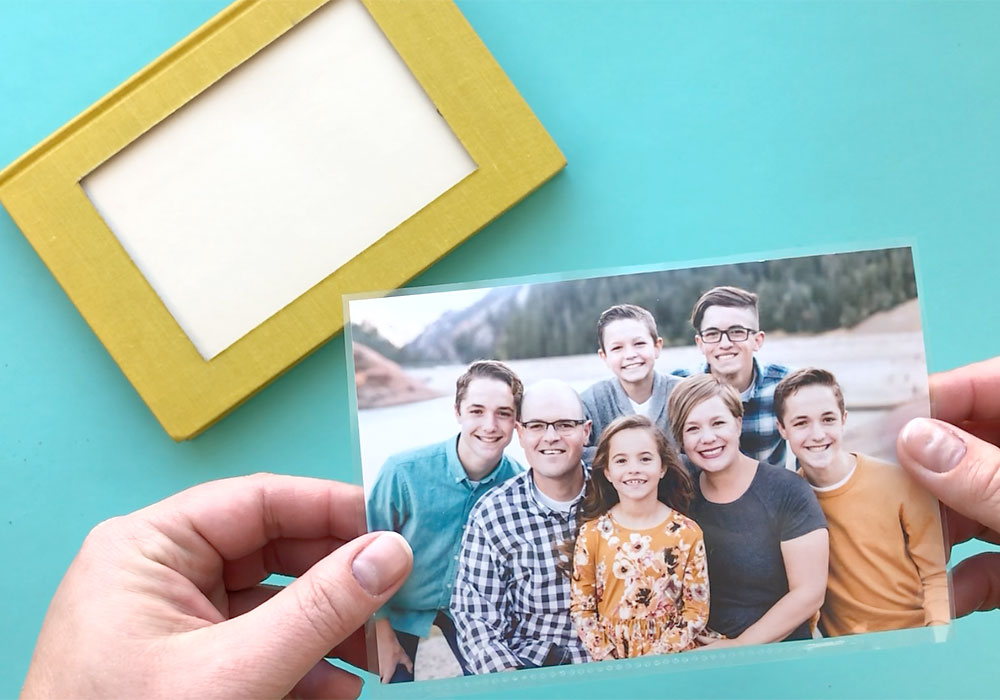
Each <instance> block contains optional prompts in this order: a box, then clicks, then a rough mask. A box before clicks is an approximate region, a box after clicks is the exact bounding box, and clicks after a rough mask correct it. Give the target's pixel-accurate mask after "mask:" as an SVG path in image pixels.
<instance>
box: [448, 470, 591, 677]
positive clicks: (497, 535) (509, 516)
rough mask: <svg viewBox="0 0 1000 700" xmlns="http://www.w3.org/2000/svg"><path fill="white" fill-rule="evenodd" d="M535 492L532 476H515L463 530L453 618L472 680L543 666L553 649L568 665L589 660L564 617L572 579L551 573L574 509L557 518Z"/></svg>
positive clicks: (479, 505) (491, 495) (475, 511)
mask: <svg viewBox="0 0 1000 700" xmlns="http://www.w3.org/2000/svg"><path fill="white" fill-rule="evenodd" d="M581 468H582V466H581ZM532 491H533V489H532V480H531V472H530V471H528V472H525V473H523V474H519V475H518V476H516V477H514V478H513V479H510V480H509V481H507V482H506V483H504V484H502V485H501V486H498V487H496V488H495V489H494V490H493V491H491V492H490V493H488V494H487V495H486V496H484V497H483V498H482V500H480V501H479V503H477V504H476V506H475V508H473V510H472V513H471V514H470V516H469V522H468V524H467V525H466V528H465V535H464V537H463V538H462V550H461V554H460V555H459V561H458V573H457V575H456V577H455V588H454V590H453V591H452V596H451V616H452V619H453V620H454V621H455V628H456V629H457V630H458V642H459V644H460V646H461V649H462V654H463V655H464V656H465V660H466V662H467V664H468V666H469V668H470V669H471V670H472V671H473V672H474V673H490V672H493V671H502V670H503V669H506V668H522V667H525V666H541V665H542V663H543V662H544V661H545V658H546V657H547V656H548V655H549V653H550V652H551V651H552V647H553V645H558V646H561V647H565V649H566V651H568V653H569V657H570V659H571V661H572V662H573V663H580V662H584V661H587V660H588V659H589V657H588V656H587V651H586V649H585V648H584V646H583V643H582V642H581V641H580V637H579V635H578V634H577V632H576V629H575V628H574V627H573V622H572V620H570V617H569V602H570V581H569V577H568V576H567V575H566V574H564V573H562V572H561V571H559V570H558V569H557V568H556V563H557V560H558V555H557V552H556V547H558V546H559V545H560V544H561V543H562V542H564V541H566V540H569V539H570V538H572V537H573V536H574V534H575V532H576V505H574V506H573V507H572V508H571V509H570V511H569V512H568V513H560V512H559V511H555V510H552V509H550V508H549V507H548V506H545V505H543V504H541V503H539V502H538V500H537V499H536V498H535V497H534V495H533V493H532Z"/></svg>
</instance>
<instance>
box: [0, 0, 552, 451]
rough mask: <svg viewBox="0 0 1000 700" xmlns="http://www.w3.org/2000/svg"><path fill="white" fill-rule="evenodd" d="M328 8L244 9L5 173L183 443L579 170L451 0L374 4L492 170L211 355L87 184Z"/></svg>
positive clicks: (80, 298) (91, 313)
mask: <svg viewBox="0 0 1000 700" xmlns="http://www.w3.org/2000/svg"><path fill="white" fill-rule="evenodd" d="M330 1H337V0H282V1H281V2H274V0H237V1H236V2H234V3H233V4H232V5H230V6H229V7H227V8H226V9H224V10H223V11H222V12H220V13H219V14H218V15H216V16H215V17H214V18H212V19H210V20H209V21H208V22H206V23H205V24H204V25H203V26H201V27H200V28H198V29H197V30H195V31H194V32H193V33H192V34H190V35H189V36H188V37H186V38H185V39H183V40H182V41H181V42H179V43H178V44H177V45H176V46H174V47H173V48H171V49H170V50H169V51H167V52H166V53H165V54H164V55H162V56H161V57H160V58H158V59H157V60H155V61H154V62H153V63H151V64H150V65H149V66H147V67H146V68H144V69H143V70H142V71H140V72H139V73H138V74H136V75H135V76H133V77H132V78H130V79H129V80H128V81H126V82H125V83H123V84H122V85H121V86H119V87H118V88H117V89H115V90H114V91H112V92H111V93H109V94H108V95H107V96H105V97H104V98H102V99H101V100H100V101H98V102H97V103H96V104H94V105H93V106H91V107H90V108H89V109H87V110H86V111H85V112H83V113H82V114H81V115H79V116H78V117H77V118H75V119H73V120H72V121H71V122H69V123H68V124H66V125H65V126H64V127H62V128H61V129H60V130H59V131H57V132H56V133H54V134H53V135H51V136H50V137H48V138H47V139H46V140H44V141H43V142H42V143H40V144H39V145H37V146H36V147H34V148H33V149H31V150H30V151H29V152H28V153H26V154H25V155H23V156H22V157H21V158H19V159H18V160H17V161H15V162H14V163H12V164H11V165H10V166H9V167H7V168H6V169H5V170H4V171H3V172H0V203H2V204H3V206H4V207H5V208H6V209H7V211H8V212H9V214H10V216H11V218H12V219H13V220H14V221H15V222H16V223H17V225H18V226H19V227H20V228H21V230H22V232H23V233H24V235H25V236H26V237H27V238H28V240H29V241H30V243H31V244H32V246H33V247H34V248H35V250H36V251H37V252H38V254H39V255H40V256H41V258H42V260H43V261H44V262H45V264H46V265H47V266H48V267H49V269H50V270H51V271H52V274H53V275H54V276H55V277H56V279H57V281H58V282H59V284H60V285H61V286H62V287H63V289H64V290H65V291H66V293H67V295H68V296H69V297H70V299H71V300H72V302H73V303H74V305H75V306H76V307H77V309H78V310H79V311H80V313H81V314H82V315H83V316H84V318H85V319H86V320H87V322H88V324H89V325H90V327H91V328H92V329H93V331H94V332H95V333H96V334H97V336H98V338H99V339H100V340H101V342H102V343H103V344H104V346H105V347H106V348H107V350H108V352H110V353H111V356H112V357H113V358H114V360H115V362H116V363H117V364H118V366H119V367H120V368H121V369H122V371H123V372H124V373H125V375H126V377H128V379H129V381H130V382H131V383H132V385H133V386H134V387H135V389H136V390H137V391H138V392H139V394H140V396H141V397H142V398H143V400H144V401H145V402H146V404H147V405H148V406H149V408H150V409H151V410H152V412H153V414H154V415H155V416H156V418H157V420H158V421H159V422H160V424H161V425H162V426H163V427H164V429H165V430H166V431H167V433H168V434H169V435H170V436H171V437H172V438H173V439H175V440H185V439H189V438H191V437H194V436H195V435H197V434H198V433H200V432H201V431H203V430H204V429H205V428H207V427H208V426H210V425H211V424H213V423H214V422H215V421H217V420H219V419H220V418H222V417H223V416H224V415H226V414H227V413H228V412H229V411H231V410H232V409H233V408H235V407H236V406H238V405H239V404H240V403H241V402H243V401H244V400H246V399H247V398H248V397H250V396H251V395H253V394H254V393H255V392H256V391H258V390H259V389H261V388H262V387H263V386H265V385H266V384H267V383H268V382H269V381H270V380H272V379H274V378H275V377H276V376H277V375H279V374H280V373H282V372H283V371H284V370H286V369H288V368H289V367H291V366H292V365H293V364H295V363H296V362H297V361H298V360H300V359H302V358H303V357H305V356H306V355H307V354H309V353H310V352H311V351H312V350H314V349H316V348H317V347H318V346H320V345H321V344H322V343H324V342H325V341H326V340H328V339H329V338H330V337H332V336H333V335H334V334H336V333H337V332H338V331H340V330H341V329H342V327H343V323H344V319H343V306H342V303H341V296H342V294H344V293H358V292H366V291H374V290H385V289H393V288H396V287H399V286H402V285H403V284H405V283H406V282H407V281H409V280H410V279H412V278H413V277H415V276H416V275H418V274H419V273H420V272H422V271H423V270H425V269H426V268H427V267H429V266H430V265H431V264H432V263H433V262H434V261H435V260H437V259H439V258H440V257H441V256H443V255H445V254H446V253H448V252H449V251H450V250H452V249H453V248H454V247H455V246H457V245H458V244H460V243H461V242H462V241H464V240H465V239H467V238H468V237H469V236H471V235H472V234H473V233H475V232H476V231H477V230H478V229H480V228H481V227H483V226H484V225H486V224H487V223H489V222H490V221H491V220H493V219H494V218H496V217H497V216H498V215H500V214H501V213H502V212H503V211H505V210H506V209H507V208H509V207H510V206H512V205H513V204H514V203H516V202H517V201H518V200H520V199H522V198H523V197H524V196H526V195H527V194H529V193H530V192H531V191H532V190H534V189H535V188H537V187H538V186H539V185H541V184H542V183H543V182H545V181H546V180H547V179H549V178H550V177H551V176H552V175H554V174H555V173H556V172H558V170H559V169H561V168H562V167H563V166H564V165H565V163H566V161H565V158H564V157H563V155H562V153H561V152H560V151H559V149H558V147H557V146H556V145H555V143H554V142H553V141H552V139H551V137H550V136H549V135H548V134H547V133H546V131H545V129H544V127H543V126H542V125H541V123H540V122H539V121H538V120H537V118H536V117H535V116H534V114H533V113H532V112H531V110H530V108H529V107H528V105H527V104H526V103H525V102H524V100H523V99H522V98H521V97H520V95H519V94H518V93H517V90H516V89H515V87H514V86H513V85H512V84H511V82H510V81H509V79H508V78H507V77H506V75H504V73H503V71H502V69H501V68H500V67H499V65H497V63H496V61H495V60H494V59H493V58H492V56H491V55H490V53H489V51H488V50H487V49H486V47H485V46H484V45H483V44H482V42H481V41H480V40H479V38H478V37H477V36H476V34H475V32H474V31H473V29H472V28H471V27H470V26H469V24H468V23H467V22H466V20H465V18H464V17H463V16H462V14H461V12H460V11H459V10H458V8H457V7H456V6H455V5H454V3H453V2H452V1H451V0H421V1H420V2H403V1H401V0H361V2H362V3H363V5H364V7H365V8H366V9H367V10H368V12H369V13H370V15H371V16H372V18H373V19H374V20H375V22H376V23H377V24H378V26H379V28H380V29H381V31H382V32H383V33H384V35H385V36H386V37H387V38H388V40H389V42H390V43H391V44H392V46H393V47H394V48H395V50H396V51H397V52H398V54H399V55H400V57H401V58H402V59H403V61H404V62H405V63H406V65H407V67H408V68H409V69H410V71H411V72H412V74H413V76H414V77H415V78H416V80H417V81H418V82H419V83H420V84H421V86H422V87H423V89H424V91H425V92H426V93H427V95H428V96H429V97H430V99H431V100H432V101H433V102H434V104H435V106H436V108H437V109H438V111H439V112H440V114H441V115H442V117H443V118H444V119H445V121H446V122H447V123H448V125H449V126H450V128H451V130H452V131H453V132H454V134H455V136H456V137H457V138H458V139H459V141H460V142H461V143H462V145H463V147H464V148H465V149H466V151H467V152H468V154H469V156H470V157H471V158H472V159H473V160H474V161H475V163H476V164H477V166H478V167H477V169H476V170H475V171H474V172H473V173H472V174H470V175H468V176H467V177H465V178H464V179H462V180H461V181H460V182H459V183H458V184H456V185H455V186H453V187H452V188H450V189H449V190H447V191H446V192H444V193H443V194H441V195H440V196H439V197H437V198H436V199H434V200H433V201H432V202H430V203H429V204H428V205H427V206H425V207H424V208H422V209H420V210H419V211H418V212H416V213H415V214H414V215H413V216H411V217H410V218H409V219H407V220H406V221H404V222H403V223H402V224H400V225H399V226H397V227H396V228H394V229H393V230H392V231H390V232H389V233H387V234H386V235H385V236H383V237H382V238H381V239H379V240H378V241H377V242H376V243H374V244H373V245H371V246H370V247H368V248H367V249H365V250H364V251H363V252H362V253H360V254H359V255H357V256H355V257H354V258H353V259H351V260H350V261H349V262H348V263H347V264H345V265H343V266H342V267H340V268H339V269H337V270H336V271H334V272H332V274H330V275H329V276H328V277H326V278H325V279H323V280H322V281H321V282H320V283H318V284H316V285H315V286H313V287H312V288H311V289H309V290H308V291H307V292H306V293H304V294H302V295H301V296H299V297H298V298H297V299H295V300H294V301H293V302H291V303H290V304H288V305H287V306H285V307H284V308H283V309H281V310H280V311H279V312H277V313H276V314H274V315H273V316H271V317H270V318H268V319H267V320H266V321H264V322H263V323H261V324H260V325H258V326H257V327H256V328H254V329H253V330H252V331H250V332H249V333H248V334H247V335H245V336H243V337H242V338H241V339H239V340H238V341H236V342H235V343H234V344H233V345H231V346H230V347H229V348H228V349H226V350H225V351H224V352H222V353H221V354H219V355H217V356H215V357H214V358H213V359H211V360H205V359H203V357H202V356H201V355H200V354H199V352H198V351H197V350H196V348H195V347H194V345H193V344H192V342H191V341H190V339H189V338H188V336H187V335H186V334H185V333H184V331H183V330H182V329H181V328H180V326H179V325H178V324H177V322H176V321H175V320H174V318H173V316H172V315H171V314H170V312H169V311H168V310H167V308H166V306H165V305H164V304H163V302H162V301H161V299H160V298H159V296H158V295H157V294H156V292H155V291H154V290H153V288H152V287H151V286H150V285H149V283H148V282H147V280H146V278H145V277H144V276H143V275H142V273H141V272H140V271H139V269H138V268H137V267H136V266H135V264H134V263H133V261H132V260H131V258H130V257H129V255H128V254H127V253H126V251H125V250H124V248H123V247H122V246H121V244H120V243H119V240H118V239H117V238H116V236H115V235H114V233H112V231H111V230H110V229H109V228H108V226H107V225H106V224H105V222H104V221H103V219H102V218H101V216H100V215H99V214H98V212H97V211H96V209H95V208H94V206H93V204H92V203H91V201H90V200H89V199H88V198H87V196H86V195H85V194H84V192H83V189H82V188H81V186H80V181H81V180H82V179H83V178H84V177H86V176H87V175H88V174H89V173H91V172H92V171H94V170H95V169H96V168H97V167H99V166H100V165H101V164H102V163H104V162H106V161H107V160H108V159H109V158H111V157H112V156H114V155H115V154H116V153H118V152H119V151H121V150H122V149H123V148H125V147H126V146H128V145H129V144H130V143H132V142H133V141H135V140H136V139H138V138H139V137H140V136H142V135H143V134H144V133H146V132H147V131H148V130H149V129H151V128H152V127H154V126H155V125H156V124H158V123H160V122H161V121H162V120H164V119H166V118H167V117H169V116H170V115H171V114H172V113H173V112H175V111H176V110H177V109H179V108H180V107H182V106H184V105H185V104H187V103H188V102H190V101H192V100H196V99H197V98H198V96H199V95H201V94H202V93H203V92H204V91H205V90H206V89H208V88H209V87H211V86H212V85H213V84H214V83H216V82H217V81H219V80H220V79H222V78H223V77H224V76H225V75H227V74H228V73H229V72H231V71H232V70H233V69H235V68H237V67H238V66H240V65H241V64H243V63H244V62H246V61H247V60H249V59H251V58H252V57H253V56H254V55H255V54H256V53H257V52H258V51H260V50H261V49H262V48H264V47H265V46H267V45H268V44H270V43H271V42H273V41H275V40H276V39H277V38H278V37H280V36H282V35H284V34H285V33H286V32H287V31H289V30H290V29H291V28H292V27H294V26H295V25H296V24H297V23H298V22H300V21H302V20H304V19H305V18H307V17H308V16H309V15H310V14H311V13H312V12H314V11H315V10H317V9H318V8H319V7H321V6H323V5H325V4H326V3H327V2H330ZM441 37H447V41H440V38H441Z"/></svg>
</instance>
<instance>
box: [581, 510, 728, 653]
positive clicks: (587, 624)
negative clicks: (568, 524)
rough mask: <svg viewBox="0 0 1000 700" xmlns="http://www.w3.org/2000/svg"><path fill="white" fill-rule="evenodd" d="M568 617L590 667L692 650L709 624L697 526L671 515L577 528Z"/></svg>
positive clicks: (607, 517) (608, 519)
mask: <svg viewBox="0 0 1000 700" xmlns="http://www.w3.org/2000/svg"><path fill="white" fill-rule="evenodd" d="M571 588H572V598H571V602H570V616H571V617H572V618H573V624H574V625H575V626H576V630H577V632H578V633H579V634H580V639H581V640H583V644H584V646H585V647H586V648H587V651H588V652H589V653H590V655H591V657H593V659H594V660H595V661H599V660H601V659H606V658H613V659H624V658H628V657H634V656H644V655H646V654H670V653H673V652H677V651H685V650H686V649H692V648H694V647H695V646H697V645H696V643H695V638H696V637H697V636H698V635H699V634H701V633H702V631H703V630H704V628H705V624H706V623H707V622H708V598H709V594H708V564H707V560H706V557H705V542H704V540H703V539H702V534H701V528H699V527H698V525H697V524H695V522H694V521H693V520H691V519H690V518H687V517H685V516H683V515H681V514H680V513H677V512H676V511H673V510H671V511H670V515H669V517H667V519H666V520H665V521H663V522H662V523H660V524H659V525H656V526H654V527H652V528H648V529H646V530H630V529H628V528H625V527H623V526H622V525H620V524H619V523H618V522H617V521H616V520H615V519H614V517H612V515H611V514H610V513H605V514H604V515H602V516H600V517H599V518H597V519H596V520H590V521H588V522H585V523H584V524H583V525H582V526H581V527H580V534H579V536H578V537H577V539H576V548H575V551H574V556H573V580H572V586H571Z"/></svg>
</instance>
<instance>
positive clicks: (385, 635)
mask: <svg viewBox="0 0 1000 700" xmlns="http://www.w3.org/2000/svg"><path fill="white" fill-rule="evenodd" d="M375 637H376V641H377V642H378V673H379V677H380V678H381V679H382V682H383V683H388V682H389V681H390V680H391V679H392V676H393V674H394V673H395V672H396V667H397V666H399V665H400V664H403V666H405V667H406V670H407V671H409V672H410V673H413V659H411V658H410V655H409V654H407V653H406V650H405V649H403V647H402V646H401V645H400V643H399V640H398V639H397V638H396V633H395V632H393V630H392V625H391V624H390V623H389V621H388V620H376V621H375Z"/></svg>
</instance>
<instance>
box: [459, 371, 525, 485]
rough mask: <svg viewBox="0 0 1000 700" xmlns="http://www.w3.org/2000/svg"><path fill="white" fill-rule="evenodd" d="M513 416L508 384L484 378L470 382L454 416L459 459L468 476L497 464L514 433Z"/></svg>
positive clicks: (514, 408)
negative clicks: (458, 428)
mask: <svg viewBox="0 0 1000 700" xmlns="http://www.w3.org/2000/svg"><path fill="white" fill-rule="evenodd" d="M515 415H516V407H515V406H514V394H513V393H512V392H511V390H510V387H509V386H507V384H505V383H504V382H502V381H500V380H498V379H489V378H486V377H477V378H475V379H473V380H472V381H471V382H469V386H468V389H467V390H466V392H465V396H463V397H462V402H461V403H460V404H459V406H458V408H456V409H455V417H456V418H457V419H458V425H459V427H460V429H461V432H460V433H459V436H458V458H459V460H460V461H461V462H462V466H464V467H465V471H466V472H468V473H469V475H470V476H477V475H479V474H481V473H483V470H484V469H485V470H487V471H488V470H489V469H491V468H492V467H494V466H496V464H497V463H498V462H499V461H500V457H501V456H503V451H504V448H505V447H507V445H509V444H510V439H511V437H512V436H513V434H514V417H515Z"/></svg>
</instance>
